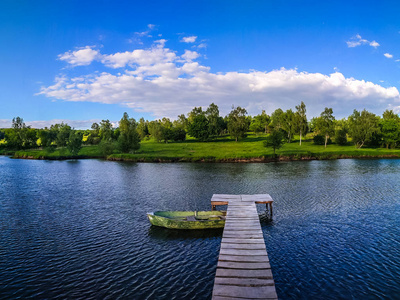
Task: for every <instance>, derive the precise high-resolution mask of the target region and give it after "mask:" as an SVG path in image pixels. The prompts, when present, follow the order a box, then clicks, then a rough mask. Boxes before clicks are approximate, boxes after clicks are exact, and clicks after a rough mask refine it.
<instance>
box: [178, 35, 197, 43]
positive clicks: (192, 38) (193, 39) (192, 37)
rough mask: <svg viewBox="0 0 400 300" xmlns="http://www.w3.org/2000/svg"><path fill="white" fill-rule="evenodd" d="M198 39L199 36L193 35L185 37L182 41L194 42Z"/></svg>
mask: <svg viewBox="0 0 400 300" xmlns="http://www.w3.org/2000/svg"><path fill="white" fill-rule="evenodd" d="M196 39H197V36H195V35H192V36H186V37H183V38H182V40H181V41H182V42H184V43H194V42H195V41H196Z"/></svg>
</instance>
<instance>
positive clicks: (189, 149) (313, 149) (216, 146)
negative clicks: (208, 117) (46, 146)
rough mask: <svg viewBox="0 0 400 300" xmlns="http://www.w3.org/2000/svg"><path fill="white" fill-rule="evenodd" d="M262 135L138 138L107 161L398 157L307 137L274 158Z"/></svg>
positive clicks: (38, 153) (31, 154)
mask: <svg viewBox="0 0 400 300" xmlns="http://www.w3.org/2000/svg"><path fill="white" fill-rule="evenodd" d="M264 140H265V136H255V135H249V137H247V138H246V139H243V140H241V141H239V142H235V141H234V140H232V139H230V138H229V137H223V138H219V139H217V140H215V141H211V142H207V143H205V142H198V141H196V140H194V139H188V140H186V141H184V142H177V143H168V144H165V143H157V142H154V141H152V140H147V141H142V143H141V148H140V150H139V151H137V152H136V153H135V154H125V153H124V154H123V153H118V152H117V151H115V152H114V153H113V154H112V155H110V156H108V157H107V159H109V160H125V161H143V162H175V161H187V162H197V161H207V162H242V161H243V162H246V161H248V162H252V161H254V162H268V161H275V160H277V159H278V160H307V159H336V158H374V157H400V149H399V150H398V149H394V150H391V149H389V150H387V149H384V148H362V149H356V148H355V147H354V145H351V144H349V145H347V146H339V145H335V144H331V145H328V147H327V148H324V146H320V145H314V144H313V143H312V140H311V139H308V140H305V141H303V144H302V145H301V146H300V145H299V143H298V141H296V140H295V141H294V142H292V143H290V144H284V145H283V147H282V148H281V149H279V150H277V158H276V157H275V156H274V153H273V150H272V149H267V148H265V147H264V146H263V141H264ZM14 157H15V158H30V159H71V158H106V157H105V156H104V155H103V154H102V153H100V151H99V149H98V147H97V146H86V147H83V148H82V149H81V151H80V152H79V154H78V156H72V155H71V154H70V153H69V152H68V150H66V149H57V150H56V151H54V152H47V151H46V150H30V151H17V152H15V154H14Z"/></svg>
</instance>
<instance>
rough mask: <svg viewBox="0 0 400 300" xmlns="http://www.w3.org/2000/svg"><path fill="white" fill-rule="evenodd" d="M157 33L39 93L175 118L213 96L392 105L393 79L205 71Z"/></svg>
mask: <svg viewBox="0 0 400 300" xmlns="http://www.w3.org/2000/svg"><path fill="white" fill-rule="evenodd" d="M165 43H166V41H165V40H159V41H156V42H155V43H154V44H153V46H152V47H150V48H148V49H136V50H133V51H126V52H117V53H114V54H104V55H103V54H100V53H98V54H97V56H96V57H97V58H96V59H97V60H98V61H100V62H101V63H103V64H104V66H105V67H108V68H109V71H108V72H97V73H93V74H87V75H85V76H78V77H71V78H70V77H68V76H67V75H63V76H58V77H57V78H56V80H55V83H54V84H53V85H51V86H47V87H42V88H41V91H40V93H39V94H42V95H45V96H47V97H50V98H55V99H62V100H65V101H88V102H99V103H109V104H119V105H124V106H127V107H130V108H132V109H133V110H135V111H137V112H148V113H151V114H153V115H154V116H155V117H157V118H159V117H164V116H166V117H171V118H176V116H177V115H179V114H182V113H187V112H189V111H190V110H191V109H192V108H193V107H195V106H203V107H205V106H208V105H209V104H210V103H212V102H214V103H216V104H217V105H218V106H219V107H220V111H221V114H223V115H224V114H227V113H229V111H230V110H231V107H232V105H235V106H242V107H244V108H246V109H247V110H248V112H249V113H250V114H252V115H255V114H259V113H260V112H261V110H262V109H265V110H267V112H269V113H271V112H272V111H274V110H275V109H277V108H282V109H284V110H285V109H289V108H294V107H295V106H296V105H298V104H299V103H300V102H301V101H304V102H305V103H306V105H307V109H308V116H310V117H311V116H317V115H319V114H320V113H321V111H323V109H324V108H325V107H332V108H333V110H334V113H335V115H336V116H337V117H347V116H348V115H350V114H351V113H352V111H353V109H364V108H366V109H368V110H370V111H372V112H374V113H377V114H381V113H382V112H383V111H384V110H385V109H386V108H388V107H392V108H395V109H396V107H398V105H399V101H400V97H399V91H398V90H397V88H395V87H388V88H385V87H382V86H380V85H378V84H375V83H372V82H367V81H364V80H357V79H354V78H346V77H345V76H344V75H343V74H342V73H340V72H337V71H336V72H334V73H332V74H329V75H325V74H321V73H308V72H300V71H298V70H297V69H285V68H281V69H278V70H272V71H256V70H253V71H249V72H236V71H232V72H226V73H213V72H210V68H209V67H208V66H205V65H202V64H201V63H200V62H198V61H196V60H197V59H198V58H199V57H200V54H199V53H197V52H195V51H190V50H185V52H184V53H183V54H181V55H179V54H178V53H177V52H175V51H173V50H171V49H169V48H166V47H165Z"/></svg>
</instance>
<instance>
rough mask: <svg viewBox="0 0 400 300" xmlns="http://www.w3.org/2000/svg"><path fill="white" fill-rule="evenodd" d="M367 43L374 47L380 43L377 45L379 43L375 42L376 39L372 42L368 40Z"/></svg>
mask: <svg viewBox="0 0 400 300" xmlns="http://www.w3.org/2000/svg"><path fill="white" fill-rule="evenodd" d="M369 45H370V46H371V47H374V48H377V47H379V46H380V45H379V43H378V42H376V41H372V42H370V43H369Z"/></svg>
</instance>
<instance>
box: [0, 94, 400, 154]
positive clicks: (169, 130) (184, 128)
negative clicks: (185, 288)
mask: <svg viewBox="0 0 400 300" xmlns="http://www.w3.org/2000/svg"><path fill="white" fill-rule="evenodd" d="M306 112H307V110H306V105H305V104H304V102H301V103H300V104H299V105H298V106H296V107H295V110H292V109H288V110H286V111H283V110H282V109H280V108H278V109H276V110H275V111H274V112H272V114H271V115H268V114H266V112H265V110H263V111H262V112H261V113H260V114H258V115H256V116H249V115H248V114H247V111H246V109H244V108H242V107H240V106H238V107H232V110H231V112H230V113H229V114H228V115H226V116H225V117H222V116H220V113H219V108H218V106H217V105H216V104H214V103H211V104H210V105H209V106H208V107H207V109H205V110H203V108H202V107H194V108H193V109H192V111H190V112H189V113H188V114H187V115H184V114H181V115H179V116H178V117H177V119H176V120H173V121H171V120H170V119H169V118H162V119H159V120H154V121H148V120H145V119H144V118H141V119H140V120H139V121H138V122H137V121H136V120H135V119H133V118H129V116H128V114H127V113H124V114H123V116H122V118H121V120H120V121H119V126H118V127H114V126H113V124H112V123H111V122H110V121H109V120H102V121H101V122H99V123H93V124H92V126H91V129H87V130H74V129H73V128H71V127H70V126H69V125H68V124H65V123H60V124H54V125H51V126H50V128H47V127H45V128H44V129H33V128H31V127H30V126H26V125H25V123H24V121H23V119H22V118H20V117H16V118H14V119H13V120H12V127H11V128H9V129H2V130H0V141H1V140H2V142H1V143H0V147H5V148H9V149H31V148H38V147H41V148H45V149H47V150H49V151H52V150H54V149H55V148H56V147H65V148H67V149H68V150H69V151H70V152H71V153H72V154H74V155H76V154H77V153H78V152H79V150H80V149H81V147H82V146H83V145H85V144H86V145H98V146H99V148H100V150H101V152H103V153H104V154H111V153H112V152H113V151H114V150H118V151H120V152H122V153H129V152H131V153H133V152H135V151H136V150H138V149H139V148H140V142H141V140H144V139H153V140H155V141H157V142H164V143H168V142H178V141H184V140H185V139H186V137H187V135H189V136H191V137H193V138H195V139H197V140H199V141H203V142H207V141H211V140H213V139H215V138H217V137H219V136H223V135H230V136H231V137H232V138H233V139H235V141H238V140H240V139H243V138H245V137H246V136H247V133H248V132H253V133H255V134H256V135H260V134H267V137H266V141H265V146H266V147H273V149H274V152H275V150H276V149H278V148H280V147H281V146H282V144H283V143H291V142H292V141H293V137H294V135H298V136H299V144H300V145H301V144H302V140H303V139H304V137H305V136H306V135H307V134H308V133H313V142H314V143H315V144H318V145H324V146H325V147H327V145H329V144H330V143H332V141H334V142H335V143H336V144H338V145H347V144H348V143H349V142H348V139H349V138H351V140H352V143H354V145H355V146H356V147H357V148H361V147H364V146H373V147H386V148H395V147H397V146H398V145H399V143H400V118H399V116H398V115H397V114H396V113H394V112H393V111H392V110H386V111H385V112H384V113H383V115H382V117H381V116H377V115H375V114H373V113H371V112H368V111H367V110H365V109H364V110H363V111H357V110H354V111H353V114H351V115H350V116H349V117H348V118H344V119H341V120H336V119H335V117H334V115H333V110H332V108H325V110H324V111H323V112H321V114H320V116H318V117H315V118H312V119H311V120H308V119H307V115H306Z"/></svg>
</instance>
